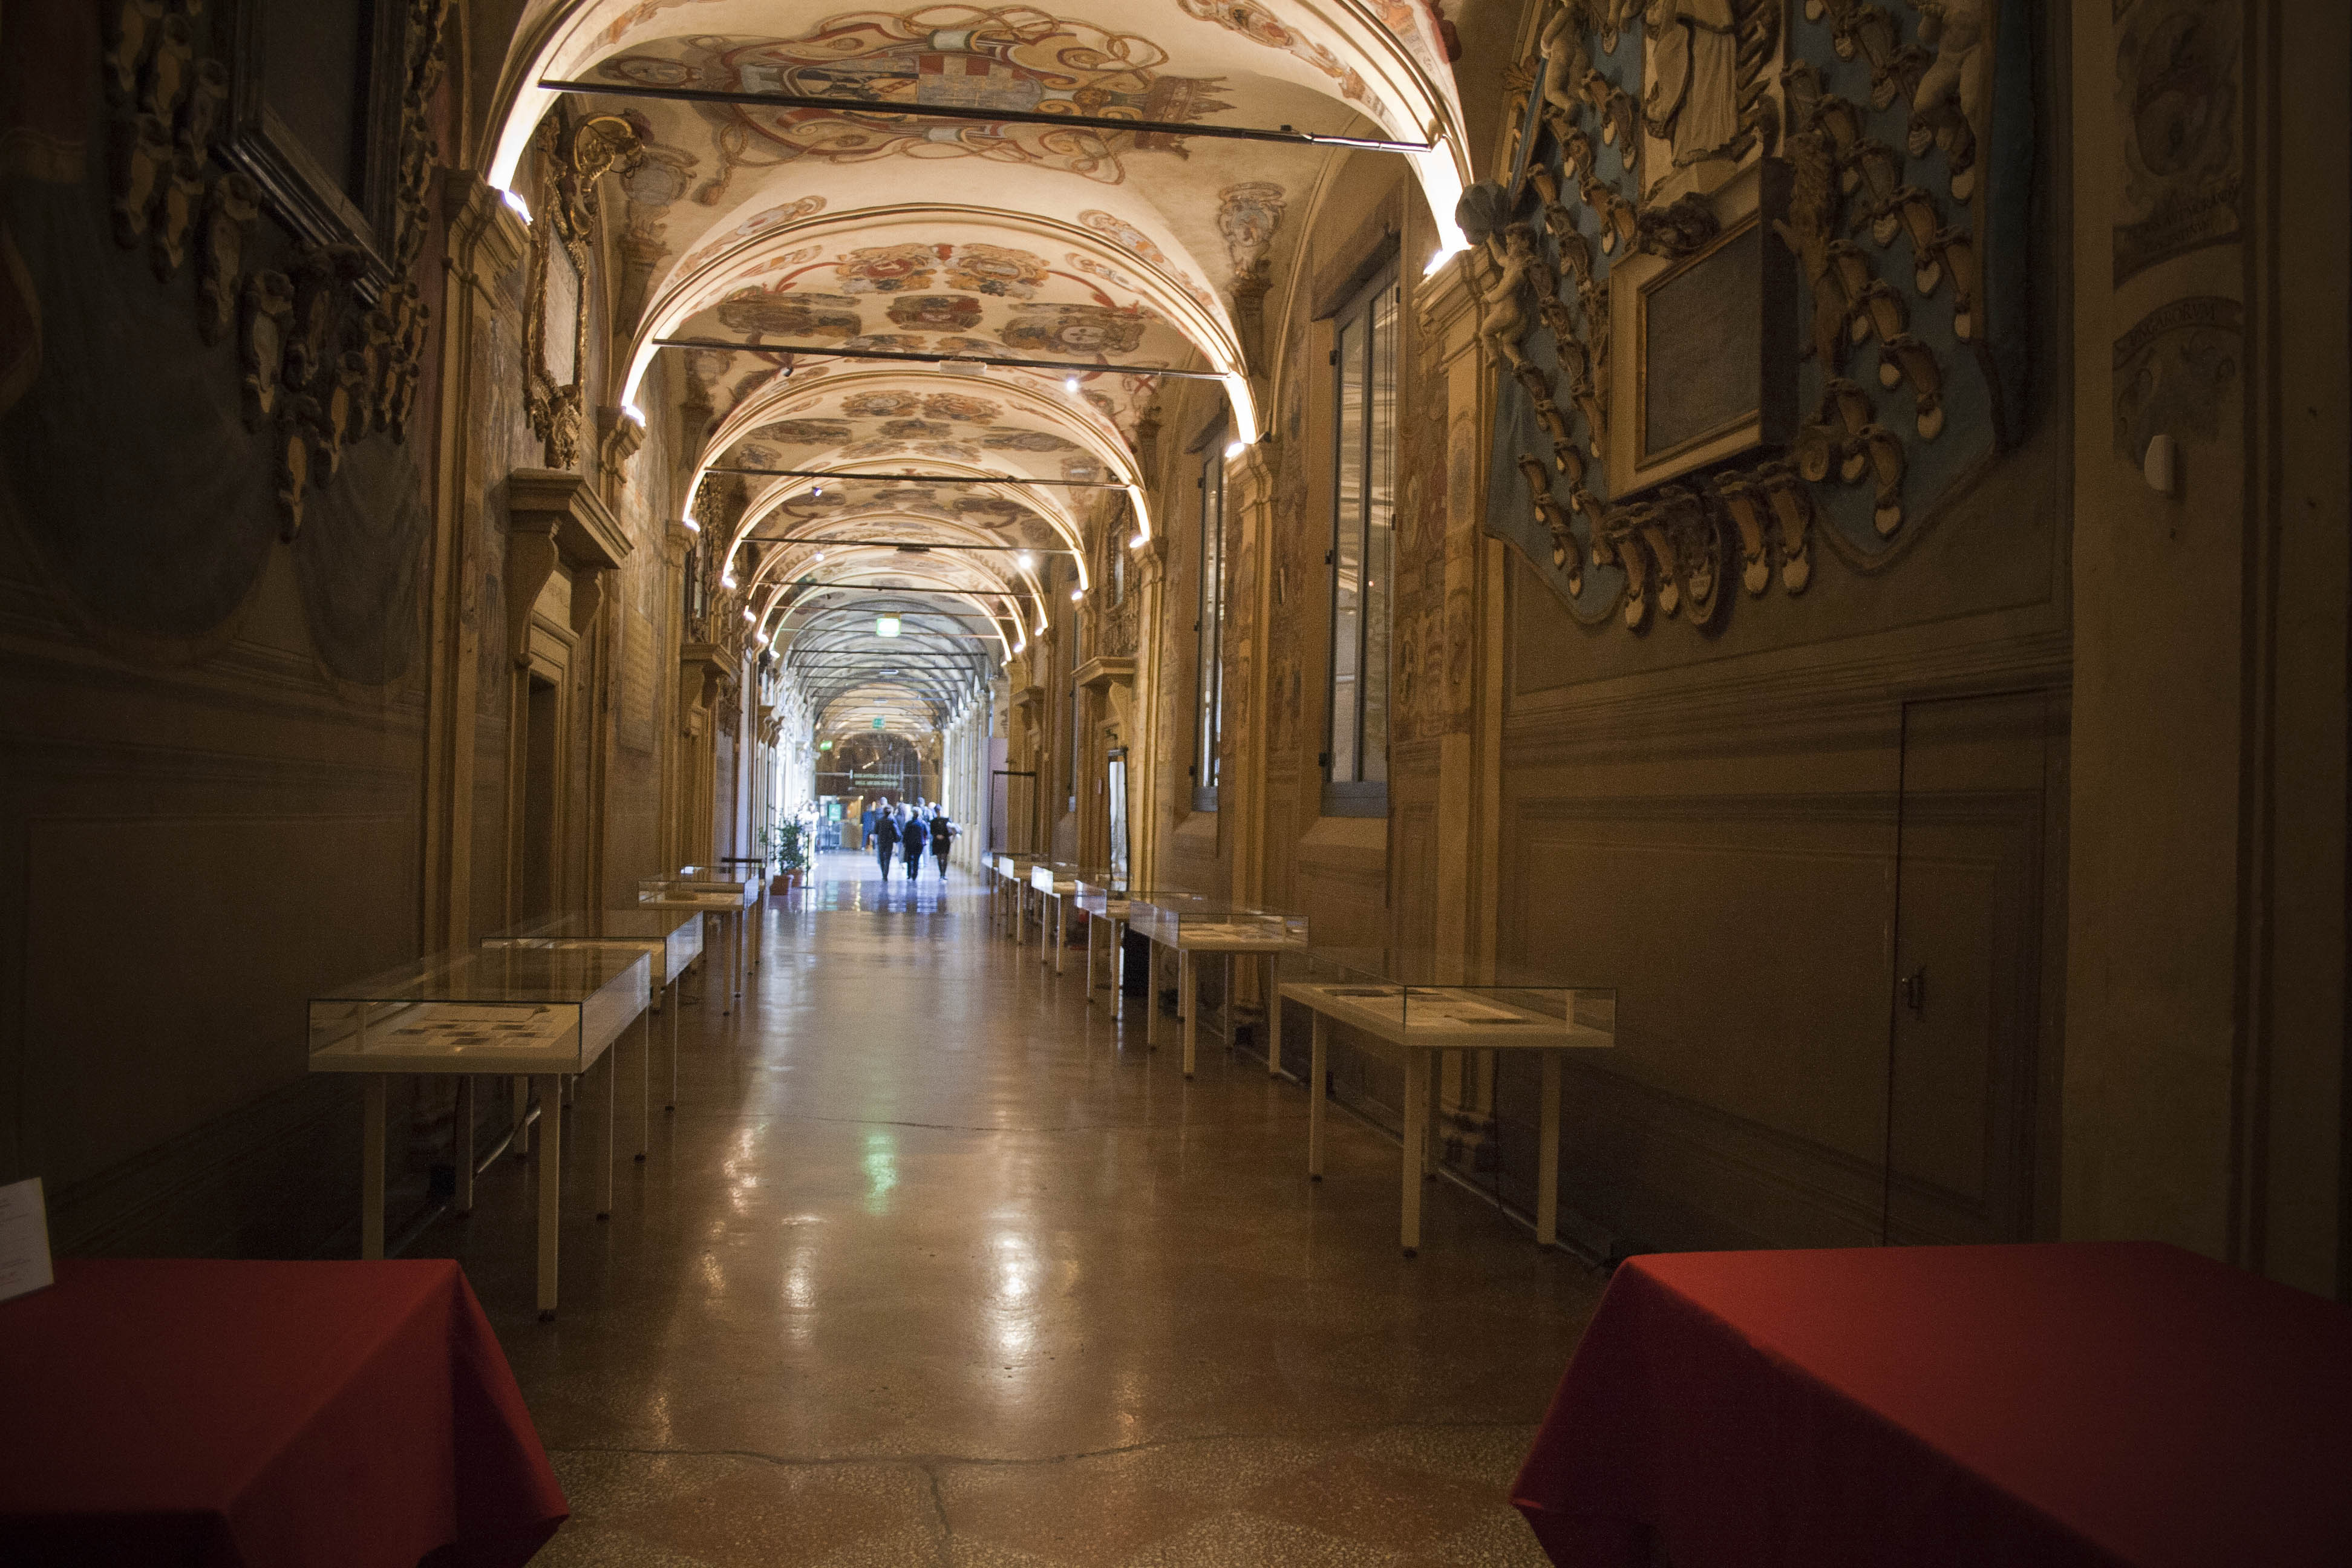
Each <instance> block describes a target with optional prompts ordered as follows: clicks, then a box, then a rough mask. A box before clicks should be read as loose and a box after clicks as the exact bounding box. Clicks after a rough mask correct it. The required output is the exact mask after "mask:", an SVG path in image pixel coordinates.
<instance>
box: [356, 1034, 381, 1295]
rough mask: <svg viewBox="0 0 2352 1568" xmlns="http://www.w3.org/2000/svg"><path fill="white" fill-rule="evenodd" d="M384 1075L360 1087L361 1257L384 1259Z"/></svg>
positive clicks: (368, 1078)
mask: <svg viewBox="0 0 2352 1568" xmlns="http://www.w3.org/2000/svg"><path fill="white" fill-rule="evenodd" d="M384 1088H385V1079H384V1075H383V1074H382V1073H380V1072H372V1073H369V1074H367V1075H366V1077H365V1079H363V1080H362V1082H361V1085H360V1256H361V1257H362V1258H382V1257H383V1121H384V1099H385V1094H384Z"/></svg>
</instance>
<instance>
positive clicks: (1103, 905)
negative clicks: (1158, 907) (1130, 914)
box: [1071, 870, 1128, 921]
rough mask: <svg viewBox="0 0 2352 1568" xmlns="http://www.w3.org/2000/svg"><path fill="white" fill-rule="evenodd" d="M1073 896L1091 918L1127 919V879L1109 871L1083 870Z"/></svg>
mask: <svg viewBox="0 0 2352 1568" xmlns="http://www.w3.org/2000/svg"><path fill="white" fill-rule="evenodd" d="M1071 896H1072V897H1073V898H1075V899H1076V900H1077V902H1078V908H1080V909H1082V910H1086V911H1087V918H1088V919H1089V920H1111V921H1124V920H1126V919H1127V902H1128V893H1127V879H1126V878H1124V877H1120V876H1116V875H1114V874H1112V873H1111V872H1108V871H1099V870H1081V871H1080V872H1079V873H1078V875H1077V884H1076V887H1075V888H1074V889H1072V892H1071Z"/></svg>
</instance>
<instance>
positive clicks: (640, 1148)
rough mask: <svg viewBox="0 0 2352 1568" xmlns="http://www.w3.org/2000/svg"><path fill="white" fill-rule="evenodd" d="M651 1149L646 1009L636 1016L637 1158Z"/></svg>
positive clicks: (650, 1034)
mask: <svg viewBox="0 0 2352 1568" xmlns="http://www.w3.org/2000/svg"><path fill="white" fill-rule="evenodd" d="M656 994H658V993H656ZM653 1147H654V1015H653V1009H652V1008H651V1007H648V1008H646V1010H645V1011H644V1012H642V1013H640V1014H638V1015H637V1158H638V1159H640V1160H643V1159H644V1158H645V1157H646V1155H647V1154H650V1153H652V1152H653Z"/></svg>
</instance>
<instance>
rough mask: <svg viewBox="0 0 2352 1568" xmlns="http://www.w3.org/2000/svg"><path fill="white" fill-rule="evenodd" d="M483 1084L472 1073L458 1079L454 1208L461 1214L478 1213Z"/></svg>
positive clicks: (452, 1202) (452, 1205)
mask: <svg viewBox="0 0 2352 1568" xmlns="http://www.w3.org/2000/svg"><path fill="white" fill-rule="evenodd" d="M478 1081H479V1079H477V1078H476V1077H475V1075H474V1074H472V1073H460V1074H459V1075H458V1077H457V1191H456V1192H455V1193H453V1194H450V1206H451V1207H453V1208H455V1209H456V1210H457V1212H458V1213H459V1214H472V1213H473V1212H474V1092H475V1085H476V1084H477V1083H478Z"/></svg>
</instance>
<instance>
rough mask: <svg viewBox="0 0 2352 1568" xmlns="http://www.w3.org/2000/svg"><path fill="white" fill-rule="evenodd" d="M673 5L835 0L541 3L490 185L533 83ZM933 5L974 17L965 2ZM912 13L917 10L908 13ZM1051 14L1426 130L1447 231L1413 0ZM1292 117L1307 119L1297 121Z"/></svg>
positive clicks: (1428, 185)
mask: <svg viewBox="0 0 2352 1568" xmlns="http://www.w3.org/2000/svg"><path fill="white" fill-rule="evenodd" d="M682 9H685V12H687V16H689V24H691V30H694V36H698V37H718V40H730V37H740V40H767V37H779V36H797V37H807V36H809V33H812V30H814V28H816V26H821V24H824V21H825V19H828V16H833V14H835V12H840V9H842V7H840V5H837V3H835V5H779V0H701V3H698V5H691V7H679V5H663V3H645V0H546V5H541V7H534V12H536V14H534V16H530V19H527V21H524V24H522V28H520V30H518V37H515V45H513V47H510V49H508V58H506V66H503V70H501V78H499V87H497V91H494V94H491V115H489V124H491V127H494V132H491V148H494V151H491V160H489V179H491V184H494V185H499V188H508V185H510V184H513V174H515V167H518V164H520V163H522V153H524V146H527V143H530V136H531V130H534V127H536V124H539V120H541V118H543V115H546V113H548V108H551V106H552V101H555V94H552V91H548V89H543V87H539V82H541V80H585V78H593V75H595V73H597V68H600V66H602V64H604V61H609V58H614V57H621V54H645V52H649V49H656V47H658V45H661V40H663V37H666V36H668V33H670V30H673V28H677V26H679V21H682V16H679V12H682ZM931 9H939V12H950V9H952V12H960V14H964V16H971V14H973V7H931ZM922 14H924V12H919V9H918V12H912V14H910V16H908V19H906V21H912V19H918V16H922ZM1244 14H1246V21H1244ZM1056 16H1061V19H1063V24H1066V26H1070V24H1087V26H1096V28H1108V30H1110V33H1112V36H1119V37H1139V36H1148V40H1150V47H1152V49H1155V52H1160V54H1162V58H1164V64H1167V66H1169V68H1171V70H1181V73H1188V75H1192V78H1204V80H1218V82H1221V85H1225V82H1240V85H1246V82H1267V85H1270V87H1282V89H1289V91H1291V94H1294V97H1296V94H1312V97H1315V99H1319V101H1322V103H1327V106H1328V108H1327V113H1328V115H1336V118H1357V115H1362V118H1367V120H1371V122H1373V124H1379V127H1383V132H1388V134H1390V136H1397V139H1428V141H1433V143H1434V148H1433V151H1430V153H1425V155H1418V157H1413V167H1416V174H1418V181H1421V185H1423V193H1425V197H1428V202H1430V212H1433V214H1434V216H1437V221H1440V233H1444V235H1446V237H1449V240H1456V235H1454V202H1456V200H1458V197H1461V191H1463V185H1465V181H1467V179H1470V155H1467V148H1465V146H1463V141H1465V136H1463V118H1461V103H1458V97H1456V89H1454V78H1451V70H1446V66H1444V58H1442V54H1440V49H1437V40H1434V36H1433V28H1430V19H1428V16H1425V14H1423V7H1421V5H1409V3H1397V0H1251V5H1249V7H1230V12H1228V9H1213V7H1197V5H1185V3H1181V0H1157V3H1143V0H1063V3H1061V5H1058V7H1056ZM894 21H901V19H894ZM713 85H727V87H734V85H739V82H713ZM1228 94H1230V97H1233V99H1234V101H1230V103H1228V106H1225V110H1223V122H1230V124H1242V122H1251V120H1254V113H1251V110H1254V101H1251V94H1244V91H1237V89H1230V87H1228ZM1202 118H1212V115H1202ZM1286 118H1291V115H1286ZM1296 120H1298V122H1301V124H1306V118H1296Z"/></svg>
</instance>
